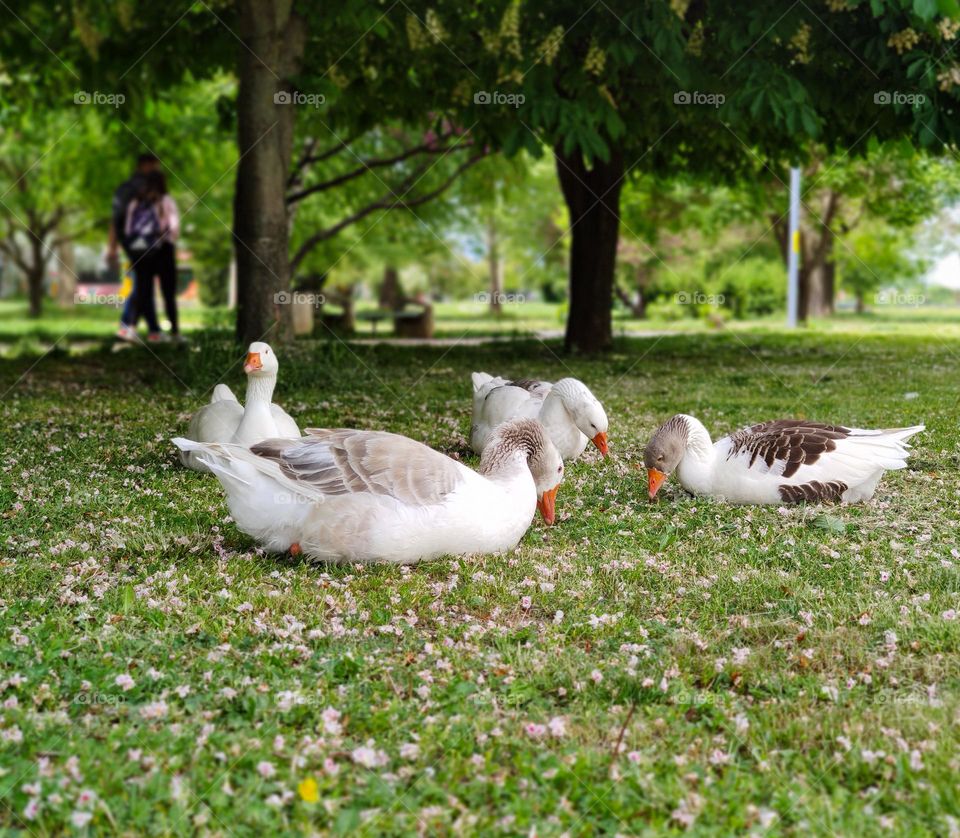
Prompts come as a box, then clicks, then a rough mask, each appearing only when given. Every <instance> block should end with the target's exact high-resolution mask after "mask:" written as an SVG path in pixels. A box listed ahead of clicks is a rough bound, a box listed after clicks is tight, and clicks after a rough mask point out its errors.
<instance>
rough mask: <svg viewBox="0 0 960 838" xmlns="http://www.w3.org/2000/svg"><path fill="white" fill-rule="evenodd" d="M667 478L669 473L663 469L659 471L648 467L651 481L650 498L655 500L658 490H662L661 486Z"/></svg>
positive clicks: (648, 475)
mask: <svg viewBox="0 0 960 838" xmlns="http://www.w3.org/2000/svg"><path fill="white" fill-rule="evenodd" d="M666 479H667V475H665V474H664V473H663V472H662V471H657V470H656V469H655V468H648V469H647V480H649V481H650V500H653V499H654V498H655V497H656V496H657V492H659V491H660V487H661V486H662V485H663V481H664V480H666Z"/></svg>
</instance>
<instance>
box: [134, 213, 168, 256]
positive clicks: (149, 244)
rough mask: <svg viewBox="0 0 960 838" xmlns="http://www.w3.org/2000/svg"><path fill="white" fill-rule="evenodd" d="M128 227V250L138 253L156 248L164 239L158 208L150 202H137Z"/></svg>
mask: <svg viewBox="0 0 960 838" xmlns="http://www.w3.org/2000/svg"><path fill="white" fill-rule="evenodd" d="M128 226H129V233H128V234H127V239H128V241H129V244H128V248H129V249H130V250H132V251H134V252H136V253H144V252H146V251H148V250H150V249H151V248H154V247H156V246H157V245H158V244H159V243H160V239H161V238H162V237H163V230H162V229H161V228H160V217H159V215H158V214H157V208H156V207H155V206H154V205H153V204H152V203H150V202H149V201H137V203H136V205H135V206H134V208H133V213H132V214H131V216H130V223H129V225H128Z"/></svg>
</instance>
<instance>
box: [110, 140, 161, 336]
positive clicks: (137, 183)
mask: <svg viewBox="0 0 960 838" xmlns="http://www.w3.org/2000/svg"><path fill="white" fill-rule="evenodd" d="M159 171H160V159H159V158H158V157H157V156H156V155H155V154H150V153H149V152H144V153H143V154H141V155H140V156H139V157H138V158H137V168H136V169H135V170H134V172H133V174H132V175H130V177H128V178H127V179H126V180H125V181H124V182H123V183H121V184H120V185H119V186H118V187H117V188H116V191H115V192H114V193H113V201H112V203H111V205H110V230H109V235H108V240H107V265H108V266H109V267H110V269H111V270H113V271H119V269H120V259H119V251H120V250H123V253H124V255H125V256H126V257H127V259H128V260H129V261H130V262H131V263H132V262H134V261H136V257H135V256H134V255H133V254H131V252H130V250H129V247H128V244H129V243H128V241H127V237H126V235H125V233H124V227H125V226H126V221H127V208H128V207H129V206H130V202H131V201H132V200H133V199H134V198H136V196H137V195H138V194H139V192H140V190H141V189H143V186H144V183H145V181H146V177H147V175H149V174H150V173H151V172H159ZM133 302H134V295H133V294H132V293H131V294H130V296H129V297H127V300H126V303H125V304H124V307H123V314H122V315H121V317H120V324H121V325H120V332H118V333H117V336H118V337H120V338H121V339H123V340H131V339H133V337H134V336H133V335H131V333H130V330H129V329H126V328H125V327H124V324H125V323H130V322H134V321H135V318H134V316H133Z"/></svg>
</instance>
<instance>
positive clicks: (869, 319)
mask: <svg viewBox="0 0 960 838" xmlns="http://www.w3.org/2000/svg"><path fill="white" fill-rule="evenodd" d="M375 308H376V306H375V304H374V303H373V302H372V301H360V302H359V303H358V304H357V312H358V314H362V313H363V312H364V311H369V310H373V309H375ZM159 310H160V311H162V307H161V308H160V309H159ZM656 311H659V312H660V316H652V317H650V318H647V319H644V320H638V319H636V318H634V317H630V316H628V313H627V312H626V311H625V310H622V309H617V310H615V312H614V332H615V334H616V335H618V336H620V337H628V336H630V335H631V334H633V335H637V334H641V335H649V334H651V333H655V334H659V333H662V332H687V333H689V332H702V333H706V334H709V333H712V332H716V331H736V332H749V333H761V334H765V333H770V332H774V333H776V332H779V331H781V330H782V328H783V321H784V315H783V314H782V313H778V314H774V315H770V316H768V317H763V318H756V319H751V320H742V321H741V320H726V321H725V322H724V324H723V326H722V327H720V328H718V327H717V326H716V325H715V324H713V323H711V321H710V320H708V319H707V318H705V317H700V318H696V317H693V316H690V314H691V312H690V307H689V306H674V307H673V308H665V307H664V306H660V307H659V308H658V309H656ZM664 311H670V312H673V313H675V314H676V316H675V317H671V318H669V319H668V318H665V317H663V316H662V314H663V312H664ZM26 313H27V305H26V303H25V302H23V301H22V300H0V357H12V356H17V355H29V354H37V353H40V352H43V351H46V350H48V349H49V348H50V347H52V346H54V345H56V346H57V347H58V348H61V349H74V350H77V349H79V350H80V351H87V350H88V349H89V344H90V343H91V342H94V341H103V340H111V339H112V338H113V335H114V333H115V332H116V330H117V324H118V322H119V319H120V312H119V309H118V308H116V307H113V306H108V305H76V306H71V307H67V308H58V307H57V306H55V305H53V304H52V303H47V305H46V307H45V309H44V313H43V317H41V318H40V319H38V320H31V319H29V318H28V317H27V316H26ZM434 314H435V322H436V330H435V334H436V336H437V337H438V338H446V339H452V340H459V339H463V338H473V337H493V336H497V337H514V338H515V337H529V336H532V335H534V334H537V333H548V334H555V333H559V332H561V331H562V330H563V327H564V324H565V321H566V314H567V309H566V306H565V305H561V304H557V303H543V302H528V303H506V304H505V305H504V307H503V311H502V313H501V314H500V315H499V316H494V315H492V314H491V312H490V310H489V307H488V306H487V305H486V304H485V303H481V302H471V301H465V302H445V303H437V304H436V305H435V308H434ZM725 316H729V315H725ZM180 317H181V321H182V328H183V330H184V331H185V332H186V333H188V334H190V333H192V332H194V331H196V330H200V329H206V330H209V329H219V330H221V331H223V332H224V333H225V334H230V333H232V329H233V322H234V313H233V312H232V311H229V310H227V309H225V308H203V307H202V306H199V305H187V306H182V307H181V309H180ZM374 327H375V324H373V323H371V322H370V321H369V320H364V319H362V317H360V318H358V319H357V337H359V338H370V337H373V336H375V335H376V336H378V337H391V336H392V328H391V326H390V324H389V323H387V322H382V321H381V322H380V323H379V324H376V331H374ZM142 328H143V326H142V324H141V329H142ZM806 328H807V331H811V332H831V333H833V332H845V333H850V334H863V333H870V334H872V333H882V334H890V333H896V334H903V335H926V334H928V333H930V332H931V331H936V332H937V334H938V335H939V336H941V337H944V338H947V337H950V338H960V307H952V308H951V307H942V308H941V307H935V306H920V307H917V306H875V307H874V308H873V310H871V311H870V312H868V313H867V314H865V315H856V314H854V313H853V312H850V311H842V312H840V313H838V314H837V315H836V316H834V317H831V318H826V319H822V320H816V321H812V322H811V323H810V324H809V325H808V326H807V327H806ZM318 336H321V335H320V334H319V331H318Z"/></svg>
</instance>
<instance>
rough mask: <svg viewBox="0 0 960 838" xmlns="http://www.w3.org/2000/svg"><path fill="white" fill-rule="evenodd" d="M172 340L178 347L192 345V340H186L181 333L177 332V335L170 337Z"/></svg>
mask: <svg viewBox="0 0 960 838" xmlns="http://www.w3.org/2000/svg"><path fill="white" fill-rule="evenodd" d="M170 340H172V341H173V342H174V343H175V344H177V345H178V346H183V345H184V344H185V343H190V340H189V339H188V338H185V337H184V336H183V335H181V334H180V333H179V332H177V333H176V334H175V335H170Z"/></svg>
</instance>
